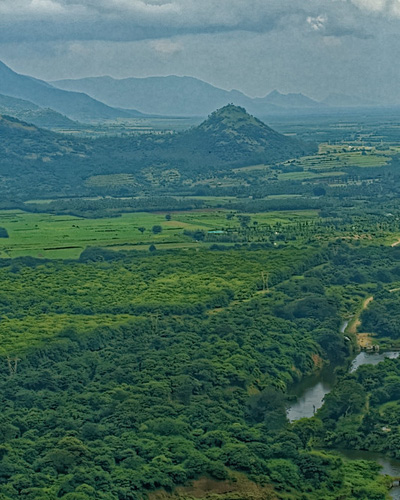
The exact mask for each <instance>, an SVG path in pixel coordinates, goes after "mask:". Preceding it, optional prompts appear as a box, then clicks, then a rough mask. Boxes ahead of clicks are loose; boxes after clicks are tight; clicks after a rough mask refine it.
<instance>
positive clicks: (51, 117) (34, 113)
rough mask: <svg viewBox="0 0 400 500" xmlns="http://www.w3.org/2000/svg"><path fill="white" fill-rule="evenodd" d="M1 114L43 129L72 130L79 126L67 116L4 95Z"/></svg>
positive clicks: (0, 100)
mask: <svg viewBox="0 0 400 500" xmlns="http://www.w3.org/2000/svg"><path fill="white" fill-rule="evenodd" d="M0 113H1V114H4V115H9V116H14V117H15V118H18V119H20V120H22V121H25V122H28V123H33V124H34V125H36V126H38V127H43V128H72V127H75V126H76V125H77V124H76V122H74V121H72V120H70V119H69V118H67V117H66V116H65V115H62V114H61V113H57V111H54V110H52V109H50V108H41V107H40V106H38V105H37V104H34V103H33V102H30V101H25V100H23V99H17V98H16V97H10V96H6V95H2V94H0Z"/></svg>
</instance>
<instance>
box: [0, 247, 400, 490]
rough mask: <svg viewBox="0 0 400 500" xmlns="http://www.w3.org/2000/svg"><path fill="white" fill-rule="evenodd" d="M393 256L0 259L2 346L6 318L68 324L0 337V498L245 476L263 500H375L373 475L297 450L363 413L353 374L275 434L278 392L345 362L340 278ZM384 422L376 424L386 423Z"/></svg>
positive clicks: (333, 434)
mask: <svg viewBox="0 0 400 500" xmlns="http://www.w3.org/2000/svg"><path fill="white" fill-rule="evenodd" d="M398 256H400V251H399V250H398V249H396V248H387V249H383V248H375V247H373V246H369V247H351V246H349V245H346V244H345V243H343V242H341V241H338V242H336V243H333V244H331V245H330V246H328V247H326V248H319V249H310V248H308V249H301V250H300V249H296V248H291V249H289V248H284V249H280V250H279V251H276V250H272V249H271V250H266V249H259V250H255V251H253V252H249V251H246V250H244V249H240V250H229V251H221V252H218V253H216V252H212V251H201V252H187V251H185V252H183V251H181V252H179V251H175V252H154V253H153V254H143V253H135V252H121V253H116V252H107V251H105V250H101V249H88V250H86V251H85V252H84V253H83V254H82V257H81V259H80V261H79V262H68V261H67V262H64V263H62V262H52V261H48V262H45V261H36V260H34V259H28V258H25V259H16V260H11V261H6V260H5V261H2V265H1V268H0V274H1V279H2V283H3V285H4V289H7V290H8V292H7V294H6V293H3V294H2V295H1V297H0V308H1V309H0V314H1V316H2V318H3V319H2V327H3V330H2V335H3V340H4V339H5V337H4V336H5V335H8V333H7V331H6V326H7V324H10V323H7V321H8V322H10V321H11V322H12V321H14V323H13V324H12V326H11V328H16V325H18V324H21V322H24V321H28V319H29V318H31V319H32V318H33V319H34V320H36V321H41V320H40V318H41V317H44V318H45V319H46V321H47V323H49V322H50V321H53V320H52V318H53V317H55V316H56V315H57V316H58V317H59V318H60V320H59V321H61V318H63V317H64V315H67V317H68V318H70V319H69V326H67V325H66V326H64V327H63V328H62V329H61V330H58V331H57V330H54V332H53V333H52V335H51V336H49V335H46V336H45V337H43V340H44V339H46V341H43V340H42V341H40V338H37V339H36V340H35V342H34V343H31V344H30V345H25V346H23V345H21V344H17V343H15V344H14V346H15V349H14V350H12V346H11V344H10V342H8V344H7V343H4V342H3V343H2V345H3V346H5V345H7V350H8V352H7V354H8V355H9V358H8V361H7V359H6V358H4V357H3V358H2V361H1V362H0V391H1V393H2V395H3V397H2V400H1V402H0V405H1V417H0V418H1V431H0V458H1V462H0V496H1V495H2V497H3V498H4V499H5V500H13V499H14V498H19V497H21V496H24V497H25V498H27V499H28V500H29V499H30V498H32V499H35V500H37V499H39V500H53V499H55V498H65V499H66V500H87V499H91V498H94V499H99V500H101V499H105V500H135V499H140V498H143V497H144V496H145V495H146V494H147V493H148V492H150V491H152V490H154V489H158V488H163V489H164V490H167V491H171V490H173V489H174V487H175V486H177V485H183V484H187V483H188V482H189V481H191V480H193V479H196V478H199V477H203V476H206V477H211V478H213V479H214V480H217V481H224V480H231V481H233V480H235V478H236V480H238V476H237V474H244V475H246V476H247V477H248V478H249V479H250V480H251V481H253V482H255V483H257V484H258V485H259V487H262V485H265V484H269V485H272V486H273V490H270V493H269V494H270V498H271V499H273V498H291V497H294V496H295V498H301V499H304V500H314V499H319V498H326V499H327V500H333V499H336V498H340V497H342V498H348V499H364V500H372V499H377V500H378V499H382V498H385V494H386V486H385V482H384V479H379V477H378V468H377V466H375V465H374V464H371V463H363V462H361V463H357V464H351V463H347V462H343V461H342V460H341V459H340V458H338V457H337V456H334V455H331V454H329V453H326V452H323V451H315V450H313V449H312V443H313V442H314V443H315V442H317V441H319V442H320V443H322V444H324V445H325V446H332V445H334V446H336V445H338V444H340V439H344V438H343V437H340V438H339V437H338V436H342V434H340V432H339V431H340V427H338V426H339V425H341V424H340V422H341V421H342V420H344V419H348V418H350V419H351V418H353V417H357V418H358V415H360V414H361V413H362V411H363V409H364V408H365V401H366V397H367V394H368V391H370V386H369V385H368V384H370V383H371V382H368V381H367V380H370V379H369V378H366V379H365V380H366V381H365V384H364V381H363V380H364V379H362V378H356V377H361V374H362V373H365V372H362V371H360V372H357V375H355V376H353V375H352V376H351V377H350V379H349V380H347V381H346V383H345V384H344V385H343V386H338V388H337V389H336V390H335V391H333V392H332V394H331V396H330V398H331V399H328V398H327V404H326V405H325V408H324V410H323V412H324V413H322V412H321V417H320V418H316V417H314V418H313V419H311V420H307V421H299V422H296V423H294V424H289V422H288V421H287V419H286V405H287V402H286V396H285V393H286V390H287V388H288V387H289V386H290V385H291V384H293V383H294V382H296V381H298V380H300V379H301V378H302V377H303V376H304V375H305V374H310V373H312V372H314V371H315V370H316V369H317V367H318V366H320V365H321V363H324V362H325V363H327V362H329V361H331V362H343V360H344V359H345V358H346V357H347V356H348V355H349V353H350V350H351V345H350V344H349V343H348V342H346V341H345V339H344V337H343V335H342V334H341V333H340V331H339V330H340V328H339V325H340V321H341V316H342V314H343V310H344V309H346V307H349V304H348V303H347V298H346V293H345V290H346V287H347V286H350V287H353V288H354V287H355V288H357V287H358V286H359V285H358V284H356V283H354V281H352V276H353V274H352V273H353V272H354V270H355V269H356V268H359V270H360V271H362V272H364V267H365V272H367V270H369V271H368V272H369V273H371V276H372V275H374V274H373V273H375V272H377V271H378V270H379V268H380V266H383V265H386V266H387V267H388V269H390V266H389V265H388V264H389V263H390V264H391V266H392V267H394V266H395V264H396V260H397V259H398ZM346 262H349V271H348V274H347V275H346V277H347V278H346V279H347V281H346V283H345V284H344V285H339V287H338V285H337V284H334V283H335V282H336V279H337V276H336V275H337V274H338V272H341V273H342V275H343V276H344V275H345V274H344V269H346ZM217 263H218V265H217ZM266 271H268V272H269V274H268V278H267V283H266V282H265V276H266V275H265V272H266ZM263 273H264V274H263ZM368 276H369V275H368ZM189 278H190V279H189ZM266 287H267V288H268V291H266ZM22 289H23V290H24V293H20V292H21V290H22ZM263 289H264V291H265V293H264V294H261V295H260V294H256V293H255V292H257V290H263ZM360 293H362V292H360ZM363 293H365V291H364V292H363ZM223 297H225V298H224V299H223V300H222V298H223ZM234 298H236V299H240V300H241V302H239V303H238V302H234V303H233V304H232V300H233V299H234ZM227 306H229V307H227ZM208 308H214V310H213V312H212V314H206V312H207V309H208ZM215 308H216V309H215ZM43 314H45V315H44V316H43ZM110 316H111V317H113V318H114V320H115V321H114V323H111V322H109V323H108V326H106V323H105V318H106V317H110ZM6 318H7V319H6ZM84 318H86V319H87V318H90V321H91V322H92V325H94V326H93V327H92V328H91V329H90V328H89V329H88V328H87V327H85V328H83V325H84ZM86 319H85V321H86ZM102 323H103V324H102ZM85 324H86V323H85ZM96 325H97V326H96ZM101 325H102V326H101ZM9 338H11V337H9ZM15 342H16V341H15ZM17 346H18V350H16V348H17ZM17 358H18V359H17ZM397 369H398V368H396V370H397ZM392 375H393V374H390V375H388V374H384V372H382V376H381V379H379V382H377V383H376V389H375V390H376V391H377V392H374V393H373V398H374V399H373V401H375V400H376V401H378V400H379V404H385V403H386V402H387V401H390V398H395V397H396V394H395V393H394V392H393V391H394V390H395V387H398V383H397V381H396V380H397V379H396V380H392V381H391V380H390V378H391V376H392ZM397 375H399V374H397ZM397 375H396V376H397ZM382 377H383V378H382ZM386 377H388V379H387V380H386ZM382 380H383V382H382ZM389 382H390V383H392V385H390V383H389ZM374 383H375V382H374ZM381 388H383V389H384V391H383V392H382V391H381V392H379V390H380V389H381ZM388 411H389V410H388ZM391 412H392V413H390V415H392V416H391V417H390V418H392V420H389V417H385V419H386V420H385V425H389V424H390V425H392V424H393V425H394V420H393V419H394V418H395V411H394V410H393V409H392V410H391ZM388 414H389V413H388ZM318 417H319V415H318ZM379 418H380V417H379ZM320 419H322V420H320ZM358 422H359V420H358ZM377 422H379V424H378V423H375V424H374V425H376V426H378V425H381V424H382V421H381V420H377ZM343 425H345V424H343ZM346 425H347V424H346ZM381 427H382V425H381ZM376 429H378V427H376ZM358 432H361V431H358ZM377 432H378V431H377ZM382 432H383V431H382ZM344 435H346V436H347V437H348V434H343V436H344ZM379 435H380V434H379V433H378V434H377V436H379ZM360 436H361V437H360V438H359V442H361V441H362V434H360ZM376 439H377V440H378V437H376ZM388 446H389V445H388ZM392 446H393V445H392ZM385 449H386V448H385Z"/></svg>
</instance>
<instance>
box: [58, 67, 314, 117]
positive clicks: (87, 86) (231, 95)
mask: <svg viewBox="0 0 400 500" xmlns="http://www.w3.org/2000/svg"><path fill="white" fill-rule="evenodd" d="M52 84H53V85H55V86H56V87H59V88H61V89H64V90H73V91H78V92H85V93H86V94H88V95H90V96H92V97H93V98H95V99H99V100H101V101H103V102H105V103H106V104H108V105H109V106H116V107H122V108H135V109H139V110H140V111H142V112H143V113H155V114H157V113H158V114H162V115H167V116H168V115H169V116H176V115H180V116H206V115H208V114H210V113H211V112H212V111H213V110H214V109H216V108H220V107H223V106H225V105H226V104H230V103H233V104H235V105H238V106H243V107H245V108H246V109H247V110H248V111H249V112H250V113H254V114H258V115H259V116H260V115H264V116H266V115H268V114H279V113H281V112H288V111H290V110H295V109H296V110H298V109H306V108H307V109H308V108H317V107H318V106H320V105H319V103H317V102H316V101H314V100H312V99H310V98H309V97H306V96H304V95H303V94H281V93H280V92H278V91H273V92H271V93H270V94H268V95H267V96H265V97H259V98H251V97H248V96H247V95H245V94H243V93H242V92H239V91H238V90H230V91H227V90H223V89H220V88H218V87H215V86H213V85H210V84H209V83H206V82H203V81H202V80H199V79H197V78H192V77H187V76H158V77H148V78H124V79H122V80H116V79H114V78H111V77H109V76H102V77H91V78H82V79H78V80H58V81H55V82H52Z"/></svg>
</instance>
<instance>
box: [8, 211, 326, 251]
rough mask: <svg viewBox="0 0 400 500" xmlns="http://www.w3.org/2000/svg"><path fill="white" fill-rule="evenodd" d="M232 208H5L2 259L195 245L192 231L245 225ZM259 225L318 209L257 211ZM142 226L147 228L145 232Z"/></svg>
mask: <svg viewBox="0 0 400 500" xmlns="http://www.w3.org/2000/svg"><path fill="white" fill-rule="evenodd" d="M229 213H230V211H228V210H223V209H220V210H214V209H209V210H193V211H187V212H172V213H170V215H171V220H166V217H165V216H166V214H165V213H129V214H122V215H121V217H111V218H103V219H84V218H80V217H74V216H57V215H50V214H32V213H25V212H22V211H19V210H15V211H14V210H13V211H0V226H1V227H4V228H6V229H7V231H8V234H9V238H4V239H1V240H0V257H3V258H4V257H20V256H32V257H36V258H50V259H53V258H56V259H71V258H72V259H73V258H78V257H79V255H80V254H81V252H82V251H83V250H84V249H85V248H86V247H87V246H96V247H115V248H117V249H119V248H122V247H124V246H129V247H131V248H133V247H135V246H138V249H143V248H148V246H149V245H151V244H154V245H156V246H157V248H158V247H162V246H163V245H166V246H167V248H172V247H174V246H175V247H177V248H182V247H185V246H186V247H188V248H189V247H191V246H193V240H192V239H190V238H188V237H186V236H184V234H183V231H184V230H185V229H186V230H192V231H194V230H198V229H200V230H204V231H212V230H219V229H222V228H225V227H231V228H235V227H239V220H238V218H237V217H235V218H234V219H232V220H229V221H228V220H227V215H228V214H229ZM250 216H251V221H252V222H254V221H256V222H258V223H259V224H271V225H272V224H275V223H277V222H279V223H281V224H291V223H294V222H296V221H298V220H301V221H305V220H315V219H316V218H317V216H318V212H317V211H313V210H301V211H293V212H268V213H259V214H251V215H250ZM155 225H160V226H161V227H162V232H161V233H159V234H154V233H153V232H152V227H153V226H155ZM139 228H142V229H143V228H144V231H143V232H142V231H141V230H139Z"/></svg>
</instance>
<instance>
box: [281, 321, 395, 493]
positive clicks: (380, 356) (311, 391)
mask: <svg viewBox="0 0 400 500" xmlns="http://www.w3.org/2000/svg"><path fill="white" fill-rule="evenodd" d="M346 326H347V325H345V326H344V328H346ZM399 355H400V353H399V352H395V351H387V352H379V353H378V352H374V353H367V352H360V353H359V354H358V355H357V356H356V357H355V358H354V359H353V361H352V363H351V365H350V368H349V372H350V373H352V372H354V371H355V370H357V368H359V367H360V366H362V365H376V364H378V363H380V362H381V361H383V360H384V359H385V358H397V357H399ZM334 368H335V367H329V366H328V367H326V368H324V369H323V370H321V371H320V372H319V373H318V374H315V375H311V376H309V377H304V379H303V380H302V381H301V382H299V383H298V384H296V385H295V386H294V387H293V388H292V389H291V390H290V391H289V393H288V394H289V396H292V397H295V398H297V399H296V402H295V403H293V404H292V405H291V406H290V407H289V408H288V410H287V416H288V419H289V420H290V421H291V422H294V421H295V420H299V419H300V418H305V417H307V418H309V417H312V416H313V415H314V413H315V412H316V411H317V410H318V409H319V408H321V406H322V404H323V400H324V397H325V395H326V394H328V393H329V392H330V391H331V390H332V389H333V387H334V385H335V383H336V376H335V372H334ZM341 454H342V455H343V456H345V457H346V458H349V459H352V460H372V461H374V462H378V463H379V464H380V465H381V466H382V474H388V475H389V476H397V477H399V476H400V460H392V459H390V458H388V457H385V456H384V455H381V454H379V453H374V452H368V451H357V450H343V451H341ZM390 495H391V497H392V498H394V499H396V500H400V487H394V488H392V489H391V490H390Z"/></svg>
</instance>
